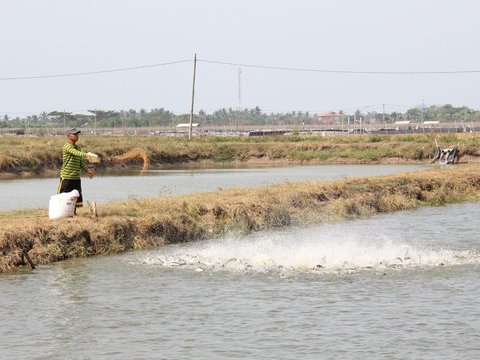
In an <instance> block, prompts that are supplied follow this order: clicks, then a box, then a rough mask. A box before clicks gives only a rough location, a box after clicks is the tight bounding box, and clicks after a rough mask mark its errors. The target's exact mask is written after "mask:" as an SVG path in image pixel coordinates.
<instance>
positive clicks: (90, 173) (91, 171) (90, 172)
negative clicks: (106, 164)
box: [87, 169, 94, 179]
mask: <svg viewBox="0 0 480 360" xmlns="http://www.w3.org/2000/svg"><path fill="white" fill-rule="evenodd" d="M93 175H94V172H93V170H92V169H90V170H88V171H87V176H88V177H89V178H90V179H91V178H93Z"/></svg>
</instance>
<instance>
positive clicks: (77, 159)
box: [60, 143, 90, 179]
mask: <svg viewBox="0 0 480 360" xmlns="http://www.w3.org/2000/svg"><path fill="white" fill-rule="evenodd" d="M86 156H87V153H86V152H83V151H81V150H80V148H79V147H78V146H76V145H72V144H70V143H66V144H65V145H63V163H62V171H61V172H60V177H61V178H62V179H80V169H82V170H83V171H85V172H87V171H88V170H89V169H90V168H89V167H88V166H87V164H86V163H85V161H84V160H83V158H84V157H86Z"/></svg>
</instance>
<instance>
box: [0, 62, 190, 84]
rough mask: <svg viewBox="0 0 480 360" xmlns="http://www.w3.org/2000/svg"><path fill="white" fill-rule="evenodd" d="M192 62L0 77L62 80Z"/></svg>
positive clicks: (8, 78)
mask: <svg viewBox="0 0 480 360" xmlns="http://www.w3.org/2000/svg"><path fill="white" fill-rule="evenodd" d="M191 61H192V60H177V61H171V62H166V63H161V64H151V65H140V66H132V67H125V68H119V69H109V70H99V71H86V72H78V73H67V74H53V75H35V76H15V77H0V81H7V80H33V79H52V78H61V77H72V76H85V75H98V74H106V73H113V72H120V71H130V70H140V69H147V68H154V67H160V66H166V65H173V64H180V63H184V62H191Z"/></svg>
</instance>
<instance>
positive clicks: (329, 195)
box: [0, 164, 480, 272]
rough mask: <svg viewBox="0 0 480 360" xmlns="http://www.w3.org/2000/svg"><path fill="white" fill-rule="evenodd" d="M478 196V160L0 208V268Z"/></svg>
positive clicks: (479, 176)
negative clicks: (59, 208) (61, 207)
mask: <svg viewBox="0 0 480 360" xmlns="http://www.w3.org/2000/svg"><path fill="white" fill-rule="evenodd" d="M479 199H480V165H478V164H468V165H459V166H451V167H435V168H433V169H430V170H425V171H416V172H411V173H404V174H401V175H387V176H377V177H369V178H359V179H347V180H337V181H324V182H305V183H287V184H281V185H269V186H263V187H258V188H254V189H232V190H221V191H217V192H210V193H201V194H194V195H185V196H167V197H159V198H153V199H134V200H129V201H122V202H115V203H110V204H105V205H102V206H99V208H98V213H99V214H98V217H97V218H94V217H93V216H92V215H91V214H90V212H89V210H88V209H87V208H83V209H82V210H80V212H79V215H78V216H77V217H75V218H69V219H61V220H50V219H48V217H47V211H46V209H38V210H26V211H13V212H4V213H0V251H1V253H2V257H1V259H0V272H10V271H14V270H16V269H19V268H22V267H25V266H28V265H29V263H30V261H31V264H35V265H39V264H49V263H52V262H56V261H61V260H65V259H69V258H75V257H87V256H94V255H106V254H114V253H118V252H122V251H126V250H134V249H147V248H151V247H155V246H162V245H165V244H171V243H179V242H187V241H193V240H199V239H203V238H214V237H216V236H221V235H223V234H226V233H229V232H232V233H243V234H245V233H250V232H253V231H260V230H265V229H269V228H277V227H284V226H292V225H296V226H298V225H304V224H311V223H325V222H332V221H340V220H346V219H351V218H356V217H364V216H371V215H374V214H378V213H387V212H393V211H398V210H405V209H414V208H417V207H421V206H438V205H443V204H447V203H453V202H461V201H477V200H479Z"/></svg>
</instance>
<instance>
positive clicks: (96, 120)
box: [94, 109, 97, 136]
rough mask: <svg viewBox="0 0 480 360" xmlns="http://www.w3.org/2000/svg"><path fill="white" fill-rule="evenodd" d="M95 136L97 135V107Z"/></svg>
mask: <svg viewBox="0 0 480 360" xmlns="http://www.w3.org/2000/svg"><path fill="white" fill-rule="evenodd" d="M94 134H95V136H97V109H95V132H94Z"/></svg>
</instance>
